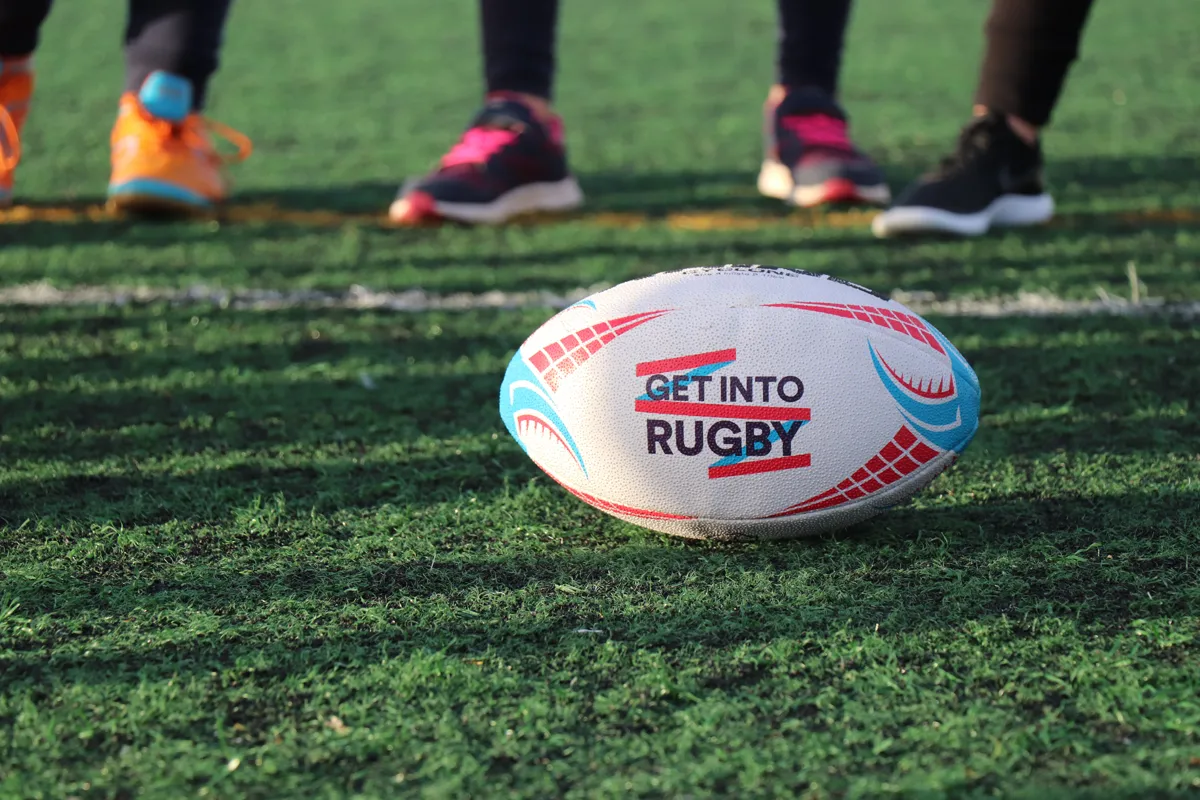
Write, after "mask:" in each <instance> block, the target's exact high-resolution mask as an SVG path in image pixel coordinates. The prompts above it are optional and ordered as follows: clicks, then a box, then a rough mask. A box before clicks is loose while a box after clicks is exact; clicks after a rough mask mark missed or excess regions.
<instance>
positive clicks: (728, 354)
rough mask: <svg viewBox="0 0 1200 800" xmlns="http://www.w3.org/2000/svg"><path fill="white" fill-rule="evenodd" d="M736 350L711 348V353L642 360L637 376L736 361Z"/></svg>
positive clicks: (638, 366)
mask: <svg viewBox="0 0 1200 800" xmlns="http://www.w3.org/2000/svg"><path fill="white" fill-rule="evenodd" d="M736 360H737V350H736V349H735V348H732V347H731V348H729V349H728V350H713V351H712V352H711V353H697V354H696V355H694V356H680V357H679V358H663V359H660V360H658V361H643V362H642V363H640V364H638V365H637V376H638V377H639V378H644V377H646V376H647V375H657V374H659V373H662V372H687V371H688V370H689V369H695V368H696V367H707V366H708V365H709V364H720V363H722V362H724V361H736Z"/></svg>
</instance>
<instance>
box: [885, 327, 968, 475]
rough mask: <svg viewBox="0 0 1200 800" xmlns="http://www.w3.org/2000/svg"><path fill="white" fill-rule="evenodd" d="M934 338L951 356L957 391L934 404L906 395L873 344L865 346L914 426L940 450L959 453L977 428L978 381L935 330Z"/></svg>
mask: <svg viewBox="0 0 1200 800" xmlns="http://www.w3.org/2000/svg"><path fill="white" fill-rule="evenodd" d="M934 335H935V336H936V337H937V339H938V341H940V342H941V343H942V345H943V347H944V348H945V350H946V352H947V353H948V354H949V355H950V363H951V367H952V369H953V373H954V379H955V386H956V388H957V392H956V395H955V397H953V398H949V399H947V400H942V401H937V402H922V401H920V400H918V399H916V398H914V397H911V396H909V395H908V394H907V393H906V392H905V391H904V390H903V389H901V388H900V386H899V385H897V383H896V380H895V378H893V377H892V376H891V375H890V374H889V373H888V372H887V370H886V369H885V368H884V366H883V362H882V361H881V360H880V358H879V355H878V354H877V353H876V352H875V347H874V345H872V344H871V343H870V342H868V343H867V347H868V348H869V349H870V351H871V363H872V364H874V365H875V372H876V373H877V374H878V375H879V380H880V381H882V382H883V385H884V388H886V389H887V390H888V394H890V395H891V396H892V399H893V400H895V401H896V404H897V405H899V406H900V412H901V413H902V414H904V416H905V417H906V418H907V419H908V421H909V422H911V423H912V425H913V427H915V428H916V429H917V430H918V431H920V432H921V435H922V436H924V437H925V438H926V439H928V440H929V441H930V442H932V443H933V444H935V445H937V446H938V447H939V448H941V449H942V450H953V451H955V452H957V453H961V452H962V451H963V450H964V449H965V448H966V446H967V445H968V444H970V442H971V439H972V438H974V436H975V431H976V430H978V428H979V379H978V378H977V377H976V376H975V372H974V371H973V370H972V369H971V367H970V365H968V364H967V362H966V359H964V358H963V357H962V355H961V354H960V353H959V352H958V350H956V349H955V348H954V347H953V346H952V345H951V344H950V343H949V342H948V341H946V339H945V337H944V336H941V335H940V334H938V333H937V332H936V331H935V333H934Z"/></svg>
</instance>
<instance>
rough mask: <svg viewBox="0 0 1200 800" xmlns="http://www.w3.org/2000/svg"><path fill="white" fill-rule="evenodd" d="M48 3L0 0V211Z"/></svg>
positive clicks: (8, 191)
mask: <svg viewBox="0 0 1200 800" xmlns="http://www.w3.org/2000/svg"><path fill="white" fill-rule="evenodd" d="M50 2H51V0H0V207H3V206H9V205H11V204H12V188H13V171H14V170H15V169H16V167H17V162H18V161H20V160H21V127H22V126H23V125H24V124H25V117H26V115H27V114H28V113H29V101H30V99H31V98H32V96H33V69H32V67H31V57H32V56H33V51H34V50H36V49H37V45H38V34H39V32H40V31H41V28H42V23H43V22H44V21H45V19H46V17H47V15H49V13H50Z"/></svg>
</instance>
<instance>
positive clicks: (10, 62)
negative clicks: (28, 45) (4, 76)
mask: <svg viewBox="0 0 1200 800" xmlns="http://www.w3.org/2000/svg"><path fill="white" fill-rule="evenodd" d="M0 62H2V63H3V64H4V68H5V69H7V70H12V71H17V70H27V69H29V67H30V66H32V65H33V54H32V53H26V54H25V55H23V56H21V55H17V56H8V55H0Z"/></svg>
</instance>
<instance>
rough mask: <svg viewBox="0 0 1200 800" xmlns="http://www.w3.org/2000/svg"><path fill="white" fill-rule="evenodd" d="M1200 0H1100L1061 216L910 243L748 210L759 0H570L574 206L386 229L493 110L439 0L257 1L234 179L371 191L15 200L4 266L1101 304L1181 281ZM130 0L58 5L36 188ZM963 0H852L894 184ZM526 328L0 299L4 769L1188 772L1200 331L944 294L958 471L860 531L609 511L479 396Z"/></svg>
mask: <svg viewBox="0 0 1200 800" xmlns="http://www.w3.org/2000/svg"><path fill="white" fill-rule="evenodd" d="M1190 3H1191V0H1158V4H1157V5H1156V6H1155V9H1156V13H1155V15H1154V16H1149V15H1147V14H1145V13H1144V12H1145V8H1134V7H1128V6H1123V5H1120V4H1117V3H1098V4H1097V8H1096V12H1095V19H1094V21H1093V24H1092V26H1091V29H1090V30H1089V33H1088V38H1087V40H1086V41H1085V57H1084V59H1083V60H1082V61H1081V62H1080V64H1079V65H1078V67H1077V69H1076V72H1075V74H1074V76H1073V79H1072V82H1071V84H1070V85H1069V88H1068V95H1067V97H1066V99H1065V100H1064V103H1063V106H1062V108H1061V110H1060V114H1059V116H1058V118H1057V120H1056V127H1055V129H1054V130H1053V132H1051V133H1050V134H1049V136H1048V140H1047V149H1048V152H1049V154H1050V155H1049V157H1050V164H1049V168H1048V173H1049V177H1050V179H1051V182H1052V186H1053V187H1054V189H1055V193H1056V196H1057V197H1058V199H1059V200H1060V201H1061V205H1062V207H1063V209H1064V217H1063V219H1062V221H1061V222H1060V223H1059V224H1057V225H1055V226H1052V227H1049V228H1047V229H1045V230H1037V231H1028V232H1023V233H1020V234H1003V235H997V236H994V237H990V238H988V239H985V240H980V241H974V242H967V243H962V242H945V241H937V242H921V243H911V244H910V243H901V244H895V243H878V242H875V241H874V240H872V239H870V238H869V235H868V233H867V232H866V230H865V228H864V227H863V226H861V225H859V226H851V227H842V226H837V225H831V224H823V223H822V221H821V218H819V217H818V218H817V220H816V224H815V225H813V224H810V223H811V222H812V220H811V219H810V218H809V217H804V218H798V217H796V216H794V215H788V214H787V213H786V212H783V211H780V210H778V209H776V208H775V207H774V206H773V205H771V204H770V203H767V202H765V201H761V200H759V199H757V198H756V197H755V196H754V193H753V176H754V171H755V167H756V164H757V159H758V157H759V152H758V147H759V138H758V132H757V125H758V120H759V114H758V105H759V103H760V101H761V97H762V94H763V92H764V88H765V84H766V83H767V82H768V81H769V79H770V57H769V44H770V41H771V39H772V36H773V34H772V15H773V11H772V9H771V7H770V5H769V4H767V3H763V4H744V6H742V5H737V6H736V7H734V6H733V5H731V4H727V3H718V2H715V0H703V1H702V2H696V3H692V4H690V5H689V6H688V10H687V12H686V13H684V11H682V10H681V8H676V7H675V6H673V5H671V4H653V3H636V2H632V0H621V2H610V3H595V4H590V5H584V4H567V8H566V9H565V10H564V14H563V59H562V60H563V75H562V81H561V85H560V99H561V107H562V109H563V110H564V113H565V114H566V115H567V125H568V136H569V137H570V139H569V141H570V143H571V145H572V158H573V160H574V161H575V164H576V166H577V168H578V169H579V171H580V173H581V175H582V179H583V181H584V187H585V191H587V192H588V193H589V195H590V199H591V204H590V206H589V211H588V212H586V213H585V215H584V216H583V217H581V218H579V219H576V220H572V221H567V222H562V223H557V224H547V225H531V226H522V227H517V228H512V229H504V230H465V229H457V228H447V229H437V230H388V229H385V228H383V227H382V226H380V225H377V224H375V223H373V222H371V221H369V220H367V221H364V218H363V217H362V215H363V214H368V213H374V212H377V211H378V212H382V210H383V208H384V207H386V204H387V201H388V199H389V197H390V194H391V192H392V190H393V188H394V185H395V184H396V183H398V181H399V179H400V178H401V177H402V175H404V174H406V173H408V172H414V171H419V170H420V169H422V168H424V167H425V166H427V165H428V163H429V162H430V161H431V160H432V159H434V158H435V157H436V156H437V155H438V154H439V152H440V151H441V150H444V149H445V148H446V147H447V146H448V145H449V144H450V141H451V139H452V138H453V137H454V136H455V132H456V130H457V129H458V128H459V127H460V126H461V124H462V122H463V121H464V120H465V118H466V116H467V115H468V114H469V112H470V108H471V105H472V103H473V102H474V99H475V97H476V94H477V88H478V83H477V72H478V65H477V59H476V56H475V54H474V52H475V51H474V47H475V41H476V38H475V37H476V30H475V28H474V27H473V25H471V26H467V25H464V24H463V22H462V20H463V15H464V14H465V11H464V9H463V8H460V7H458V6H456V5H453V4H448V3H447V4H438V3H416V2H415V1H411V2H410V1H408V0H406V2H402V3H398V2H385V0H345V2H342V3H340V4H339V6H338V8H339V11H338V13H337V14H336V15H331V12H330V5H329V4H328V3H316V2H313V0H280V2H277V3H270V4H268V3H253V2H243V3H241V4H240V5H238V6H236V9H235V14H234V18H233V20H232V25H231V28H230V31H229V46H228V49H227V53H226V58H225V67H224V71H223V72H222V74H221V75H220V76H219V78H218V79H217V84H216V88H215V90H214V101H213V105H212V109H211V111H212V114H213V115H214V116H216V117H218V118H220V119H222V120H224V121H226V122H229V123H231V124H234V125H236V126H237V127H240V128H242V129H244V130H246V131H247V132H248V133H250V134H251V135H252V136H253V137H254V138H255V140H256V143H257V145H258V153H257V154H256V156H255V157H254V159H253V160H251V161H250V162H248V163H247V164H245V165H243V169H241V171H240V172H239V173H238V174H239V175H240V176H241V182H240V189H241V201H240V202H243V203H246V204H259V205H261V204H271V205H273V206H277V207H279V208H284V209H321V210H328V211H337V212H354V214H356V215H357V216H354V217H350V216H347V217H346V218H345V221H344V222H337V221H336V219H335V221H334V224H330V225H322V226H306V225H304V224H299V223H295V222H288V221H286V220H275V221H272V220H271V219H265V220H264V221H261V222H254V223H239V224H215V223H208V222H201V223H180V224H171V225H135V224H131V223H129V222H126V221H98V222H95V221H85V222H76V223H61V222H50V221H45V220H41V221H34V222H26V223H12V224H4V225H0V284H3V285H4V286H12V285H16V284H23V283H28V282H32V281H38V280H49V281H50V282H51V283H53V284H54V285H55V286H58V287H60V288H64V289H69V288H71V287H73V286H79V285H85V284H86V285H101V286H110V287H111V286H133V285H155V286H164V287H172V286H180V287H186V286H188V285H190V284H193V283H205V284H208V285H211V286H220V287H225V288H229V289H236V288H246V287H259V288H272V289H279V290H288V289H295V288H323V289H331V290H341V289H344V288H346V287H347V286H349V285H351V284H353V283H363V284H367V285H369V286H371V287H373V288H377V289H406V288H413V287H420V288H423V289H426V290H428V291H434V292H451V291H468V292H481V291H488V290H491V289H504V290H538V289H549V290H552V291H565V290H570V289H574V288H577V287H580V286H589V285H592V284H603V283H613V282H617V281H620V280H624V279H626V278H631V277H635V276H639V275H644V274H647V273H649V272H653V271H657V270H661V269H670V268H675V267H680V266H687V265H691V264H696V263H713V262H720V261H723V260H750V261H759V262H768V263H780V264H784V265H787V266H797V267H804V268H809V269H817V270H826V271H830V272H833V273H835V274H837V275H839V276H842V277H845V278H849V279H852V280H856V281H860V282H863V283H866V284H868V285H870V286H872V287H873V288H876V289H879V290H882V291H892V290H895V289H900V290H904V291H910V292H911V291H932V292H936V293H937V294H939V295H940V296H944V297H950V298H967V297H976V298H987V297H994V296H998V295H1012V294H1015V293H1018V292H1021V291H1032V292H1047V293H1053V294H1055V295H1059V296H1063V297H1069V298H1076V299H1082V298H1087V297H1095V296H1096V295H1097V292H1098V291H1100V292H1106V293H1108V294H1110V295H1121V296H1127V295H1128V293H1129V283H1128V280H1129V279H1128V277H1127V272H1128V269H1129V264H1130V262H1133V263H1134V265H1135V269H1136V273H1137V276H1138V278H1139V279H1140V280H1141V281H1142V282H1143V284H1144V286H1143V287H1142V288H1141V290H1140V291H1142V292H1143V293H1144V294H1149V295H1151V296H1153V297H1161V298H1167V299H1171V300H1181V301H1189V300H1191V301H1194V300H1197V299H1200V288H1198V284H1197V277H1198V273H1197V270H1198V266H1197V262H1198V259H1200V225H1198V224H1197V223H1196V221H1195V220H1196V219H1197V217H1198V216H1200V178H1198V177H1197V171H1196V169H1195V167H1196V164H1197V158H1198V156H1200V147H1198V146H1197V144H1196V141H1197V140H1196V138H1195V135H1194V134H1195V130H1196V121H1195V118H1194V112H1193V110H1192V109H1194V105H1195V103H1194V98H1195V96H1196V93H1197V91H1200V62H1198V60H1197V59H1198V58H1200V56H1198V55H1197V53H1200V50H1197V48H1195V46H1194V44H1195V34H1194V30H1193V28H1194V26H1192V27H1188V26H1187V25H1186V24H1185V23H1186V22H1187V21H1188V20H1190V19H1191V16H1194V15H1193V9H1192V7H1191V4H1190ZM68 11H69V12H70V13H68ZM111 11H112V10H111V9H109V10H107V11H102V10H100V9H99V8H97V9H88V10H82V9H70V10H68V9H66V8H65V7H64V8H63V9H60V10H59V13H58V14H57V15H56V16H55V17H53V18H52V21H51V22H50V23H49V24H48V26H47V30H46V32H45V35H44V41H45V45H44V51H43V54H42V58H41V60H40V62H39V66H40V68H41V75H42V84H41V86H40V87H39V90H38V92H39V94H38V97H37V100H36V101H35V106H34V112H33V115H32V116H31V120H30V126H29V129H28V136H27V148H26V150H27V157H26V160H25V163H23V164H22V166H21V169H20V172H19V173H18V191H19V192H24V194H25V196H26V197H27V198H30V199H32V200H33V201H34V202H35V203H36V204H38V205H40V206H42V207H58V206H62V205H64V204H65V205H66V206H68V207H70V208H75V207H77V206H78V205H79V204H82V203H86V202H89V201H90V200H91V199H93V198H94V197H95V196H96V195H97V194H98V191H99V187H102V186H103V181H104V177H105V172H104V170H105V159H106V150H105V147H106V137H107V131H108V126H109V124H110V122H111V115H112V113H113V111H114V107H113V91H114V90H115V88H116V87H119V84H120V76H119V53H118V50H117V48H116V43H117V41H118V39H119V28H120V24H119V23H120V20H119V17H118V15H116V14H113V13H109V12H111ZM985 12H986V8H985V4H982V3H976V4H961V6H959V5H954V6H948V5H946V4H941V3H934V2H932V0H919V2H913V3H906V4H892V3H885V2H883V1H882V0H873V1H871V2H867V1H864V2H861V3H860V4H859V7H858V10H857V13H856V17H855V20H854V32H853V35H852V38H851V42H850V46H849V50H848V53H847V63H846V76H845V88H844V99H845V102H846V104H847V105H848V106H849V108H850V111H851V113H852V115H853V119H854V123H853V124H854V130H855V132H856V136H857V138H858V139H859V141H860V143H861V144H862V145H863V146H864V147H865V148H867V149H868V150H870V151H871V152H873V153H875V154H876V155H878V156H879V157H880V158H881V159H882V160H884V161H885V162H886V163H887V165H888V167H889V172H890V174H892V175H893V176H894V182H895V183H900V182H902V181H903V180H904V179H905V178H909V177H912V175H913V174H915V173H916V171H917V170H918V169H919V168H920V167H922V166H925V165H927V164H928V163H929V162H931V161H932V160H933V159H935V158H936V156H937V155H939V154H940V152H941V151H942V150H944V149H945V148H946V147H948V146H949V144H950V143H951V140H952V138H953V134H954V129H955V127H956V126H957V125H958V124H959V123H960V122H961V119H962V115H963V113H964V111H965V109H966V108H967V106H968V102H969V96H970V88H971V82H972V76H973V72H974V64H975V59H976V58H977V56H978V53H979V44H980V42H979V31H980V27H981V24H982V20H983V16H984V13H985ZM450 53H453V54H454V56H453V57H449V56H448V55H447V54H450ZM268 54H269V55H268ZM1164 210H1170V211H1172V212H1173V213H1171V214H1167V213H1163V212H1164ZM676 211H680V212H687V213H691V214H692V215H693V218H694V219H695V218H698V217H699V215H704V214H711V215H712V216H711V218H710V219H708V222H704V223H701V224H697V225H692V226H688V225H681V224H679V223H678V221H676V222H672V218H671V217H670V216H669V215H670V214H671V213H673V212H676ZM607 213H611V214H624V215H635V218H636V219H635V224H631V223H629V222H628V219H627V218H624V217H623V218H621V219H626V222H622V223H620V224H615V223H612V221H611V220H609V221H608V222H606V221H605V220H606V218H605V217H603V216H602V214H607ZM696 227H700V228H704V227H707V228H708V229H707V230H697V229H694V228H696ZM549 313H551V311H550V310H549V309H537V308H532V309H522V310H490V311H473V312H424V313H393V312H383V311H352V310H345V309H333V308H320V307H304V308H278V309H240V308H236V307H229V308H222V307H219V306H216V305H212V304H182V305H179V304H168V303H157V304H129V305H124V306H95V305H85V306H79V307H73V308H63V307H43V308H36V307H25V306H18V305H9V306H7V307H3V308H0V426H2V427H0V453H2V455H3V460H2V463H0V796H4V797H22V798H24V797H31V798H32V797H47V798H62V797H68V796H75V797H93V796H95V797H134V796H145V797H172V798H173V797H184V796H208V797H239V796H248V797H295V796H298V795H304V796H312V797H334V796H346V795H358V796H368V797H373V796H396V795H417V794H421V795H423V796H430V797H439V796H445V797H465V796H471V797H483V796H522V797H546V796H553V797H557V796H563V797H582V796H611V797H617V796H622V797H624V796H630V795H641V796H667V797H682V796H694V797H699V796H706V795H710V794H716V793H721V794H726V795H733V796H737V797H753V796H781V795H795V796H809V797H841V796H880V795H897V794H902V795H918V796H955V797H958V796H988V795H1002V796H1035V795H1036V796H1039V797H1045V796H1069V797H1131V798H1133V797H1137V798H1142V797H1155V796H1167V795H1172V794H1178V795H1181V796H1182V795H1185V794H1187V793H1189V792H1191V793H1195V792H1197V791H1200V699H1198V698H1200V667H1198V666H1197V664H1198V663H1200V661H1198V658H1200V569H1198V565H1197V559H1198V557H1200V457H1198V455H1197V453H1198V452H1200V424H1198V423H1197V421H1196V415H1195V412H1196V398H1197V397H1200V329H1198V328H1197V325H1196V321H1195V318H1194V317H1186V316H1170V315H1155V314H1149V315H1144V316H1130V317H1110V316H1086V317H1069V316H1067V317H1064V316H1055V317H1048V318H1043V319H1019V318H984V317H978V316H975V317H972V316H965V317H933V318H932V319H931V321H932V322H934V324H936V325H937V326H938V327H939V329H941V330H942V331H943V332H945V333H946V334H947V336H949V337H950V338H951V340H953V341H954V342H955V343H956V344H957V345H958V346H959V347H960V349H961V350H962V351H963V352H964V354H965V355H966V357H967V358H968V359H969V360H970V361H971V362H972V364H973V365H974V366H975V368H976V370H977V372H978V374H979V377H980V380H981V383H982V386H983V416H982V422H981V429H980V432H979V434H978V436H977V438H976V441H975V442H974V444H972V446H971V448H970V449H969V450H968V451H967V453H966V455H965V456H964V458H963V459H961V461H960V462H959V464H958V465H957V466H956V467H955V468H954V469H952V470H951V471H949V472H948V473H946V474H945V475H944V476H942V477H941V478H939V479H938V480H937V481H936V482H935V483H934V485H933V486H932V487H931V488H930V489H929V490H928V491H927V492H925V493H923V494H922V495H920V496H918V497H917V498H916V499H915V501H914V502H913V503H911V504H909V505H906V506H904V507H901V508H898V509H895V510H893V511H892V512H890V513H888V514H887V515H884V516H882V517H879V518H877V519H875V520H873V521H871V522H868V523H865V524H863V525H860V526H857V527H855V528H853V529H850V530H848V531H845V532H843V533H839V534H836V535H831V536H826V537H821V538H817V539H812V540H802V541H796V542H785V543H773V544H762V545H756V544H736V545H730V544H720V545H717V544H704V543H690V542H683V541H679V540H674V539H670V538H667V537H662V536H658V535H655V534H651V533H647V532H645V531H643V530H641V529H638V528H636V527H633V526H630V525H627V524H625V523H621V522H618V521H615V520H613V519H611V518H609V517H606V516H604V515H603V514H601V513H600V512H597V511H595V510H593V509H591V508H589V507H588V506H585V505H583V504H581V503H579V502H578V501H577V500H575V499H573V498H572V497H570V496H568V495H567V494H566V493H565V492H563V491H562V490H561V489H559V488H558V487H557V486H555V485H554V484H553V483H552V482H550V481H549V480H548V479H547V478H545V477H544V476H543V475H541V473H540V472H538V470H537V469H536V467H534V466H533V465H532V464H531V463H530V462H529V461H528V460H527V459H526V458H525V456H524V455H523V454H522V453H521V451H520V449H519V448H518V446H517V445H516V444H515V443H514V442H513V441H512V440H511V439H510V438H509V437H508V435H507V434H506V432H505V431H504V429H503V426H502V423H501V421H500V419H499V417H498V415H497V414H496V413H495V411H494V406H495V396H496V390H497V388H498V386H499V382H500V378H501V375H502V373H503V369H504V366H505V365H506V363H507V360H508V358H509V357H510V356H511V354H512V352H513V350H514V349H515V348H516V346H517V345H518V344H519V343H520V342H521V340H522V339H523V338H524V337H525V336H526V335H527V334H528V333H529V332H530V331H532V330H533V329H534V328H535V327H536V326H537V325H538V324H539V323H540V322H541V321H543V320H544V319H545V318H546V317H547V316H548V315H549Z"/></svg>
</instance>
